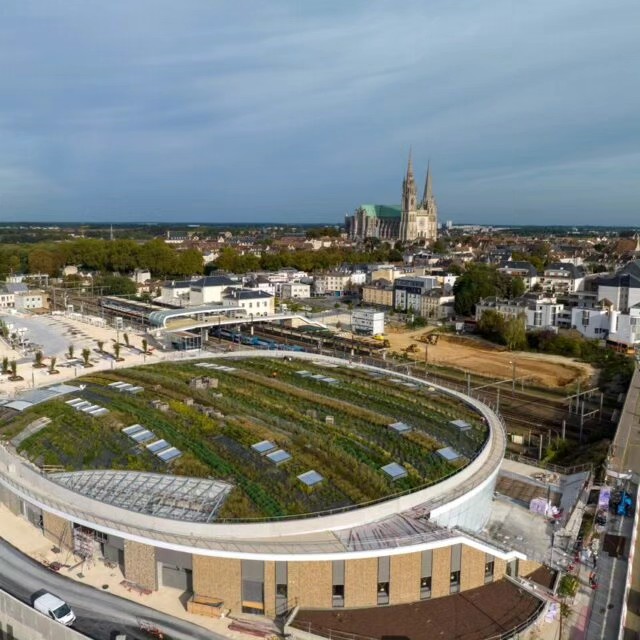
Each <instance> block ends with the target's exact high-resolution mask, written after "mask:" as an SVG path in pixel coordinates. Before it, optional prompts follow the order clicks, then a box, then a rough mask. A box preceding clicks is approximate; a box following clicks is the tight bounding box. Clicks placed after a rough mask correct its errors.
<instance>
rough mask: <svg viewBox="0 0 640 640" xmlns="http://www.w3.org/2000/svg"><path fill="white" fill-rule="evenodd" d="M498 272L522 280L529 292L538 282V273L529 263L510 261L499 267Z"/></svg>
mask: <svg viewBox="0 0 640 640" xmlns="http://www.w3.org/2000/svg"><path fill="white" fill-rule="evenodd" d="M498 271H500V272H501V273H504V274H505V275H508V276H511V277H517V278H522V281H523V282H524V286H525V288H526V290H527V291H528V290H529V289H531V287H533V285H534V284H536V283H537V282H538V272H537V271H536V268H535V267H534V266H533V265H532V264H531V263H529V262H520V261H513V260H510V261H509V262H505V263H504V264H503V265H502V266H501V267H499V268H498Z"/></svg>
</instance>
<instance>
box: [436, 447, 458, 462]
mask: <svg viewBox="0 0 640 640" xmlns="http://www.w3.org/2000/svg"><path fill="white" fill-rule="evenodd" d="M436 453H437V454H438V455H439V456H440V457H441V458H443V459H444V460H446V461H447V462H455V461H456V460H458V458H460V454H459V453H458V452H457V451H456V450H455V449H454V448H453V447H444V448H442V449H438V450H437V451H436Z"/></svg>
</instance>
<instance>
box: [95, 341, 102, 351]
mask: <svg viewBox="0 0 640 640" xmlns="http://www.w3.org/2000/svg"><path fill="white" fill-rule="evenodd" d="M96 342H97V343H98V351H99V352H100V353H104V340H97V341H96Z"/></svg>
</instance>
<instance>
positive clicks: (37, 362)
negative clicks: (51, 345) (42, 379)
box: [33, 351, 44, 369]
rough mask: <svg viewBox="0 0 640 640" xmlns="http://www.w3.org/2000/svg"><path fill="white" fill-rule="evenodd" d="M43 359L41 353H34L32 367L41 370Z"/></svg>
mask: <svg viewBox="0 0 640 640" xmlns="http://www.w3.org/2000/svg"><path fill="white" fill-rule="evenodd" d="M43 357H44V356H43V355H42V351H36V353H35V355H34V358H33V359H34V363H33V366H34V367H35V368H36V369H42V366H43V365H42V358H43Z"/></svg>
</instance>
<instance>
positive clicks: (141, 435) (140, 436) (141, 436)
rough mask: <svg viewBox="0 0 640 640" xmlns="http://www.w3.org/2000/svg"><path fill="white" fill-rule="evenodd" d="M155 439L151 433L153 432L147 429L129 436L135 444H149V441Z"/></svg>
mask: <svg viewBox="0 0 640 640" xmlns="http://www.w3.org/2000/svg"><path fill="white" fill-rule="evenodd" d="M155 437H156V435H155V433H153V431H149V429H143V430H142V431H140V432H138V433H135V434H133V435H132V436H131V439H132V440H135V441H136V442H140V443H143V442H149V440H153V439H154V438H155Z"/></svg>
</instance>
